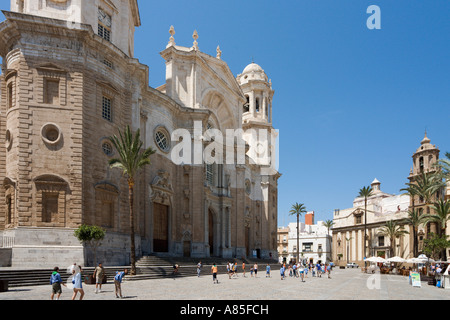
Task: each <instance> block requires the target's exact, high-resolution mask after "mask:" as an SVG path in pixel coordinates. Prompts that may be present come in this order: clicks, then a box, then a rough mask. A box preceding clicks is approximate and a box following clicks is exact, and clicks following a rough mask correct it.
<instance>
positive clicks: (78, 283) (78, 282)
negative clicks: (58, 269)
mask: <svg viewBox="0 0 450 320" xmlns="http://www.w3.org/2000/svg"><path fill="white" fill-rule="evenodd" d="M81 272H82V268H81V266H78V267H77V268H75V269H74V270H73V271H72V274H73V275H74V276H73V279H72V283H73V295H72V300H75V299H76V297H77V295H78V293H80V300H83V297H84V290H83V278H82V276H81Z"/></svg>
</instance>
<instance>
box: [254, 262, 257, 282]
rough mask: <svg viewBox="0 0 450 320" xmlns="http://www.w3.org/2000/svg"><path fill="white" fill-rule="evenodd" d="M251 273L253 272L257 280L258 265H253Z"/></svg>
mask: <svg viewBox="0 0 450 320" xmlns="http://www.w3.org/2000/svg"><path fill="white" fill-rule="evenodd" d="M253 271H254V272H255V278H257V275H258V264H257V263H255V265H254V266H253Z"/></svg>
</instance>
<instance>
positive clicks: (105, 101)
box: [102, 97, 112, 122]
mask: <svg viewBox="0 0 450 320" xmlns="http://www.w3.org/2000/svg"><path fill="white" fill-rule="evenodd" d="M102 118H103V119H105V120H108V121H110V122H112V101H111V99H109V98H107V97H103V98H102Z"/></svg>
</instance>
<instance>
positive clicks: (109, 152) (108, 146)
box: [102, 142, 113, 156]
mask: <svg viewBox="0 0 450 320" xmlns="http://www.w3.org/2000/svg"><path fill="white" fill-rule="evenodd" d="M102 150H103V152H104V153H105V154H106V155H107V156H111V155H112V154H113V148H112V145H111V144H110V143H109V142H104V143H103V144H102Z"/></svg>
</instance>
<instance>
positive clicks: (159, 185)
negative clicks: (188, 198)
mask: <svg viewBox="0 0 450 320" xmlns="http://www.w3.org/2000/svg"><path fill="white" fill-rule="evenodd" d="M169 179H170V173H169V172H167V171H164V170H160V171H159V172H158V175H157V176H156V177H155V178H154V179H153V181H152V183H151V184H150V187H151V190H152V194H151V196H150V199H151V200H152V201H153V202H156V203H160V204H164V205H170V203H171V200H172V196H173V193H174V192H173V188H172V184H171V183H170V182H169Z"/></svg>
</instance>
